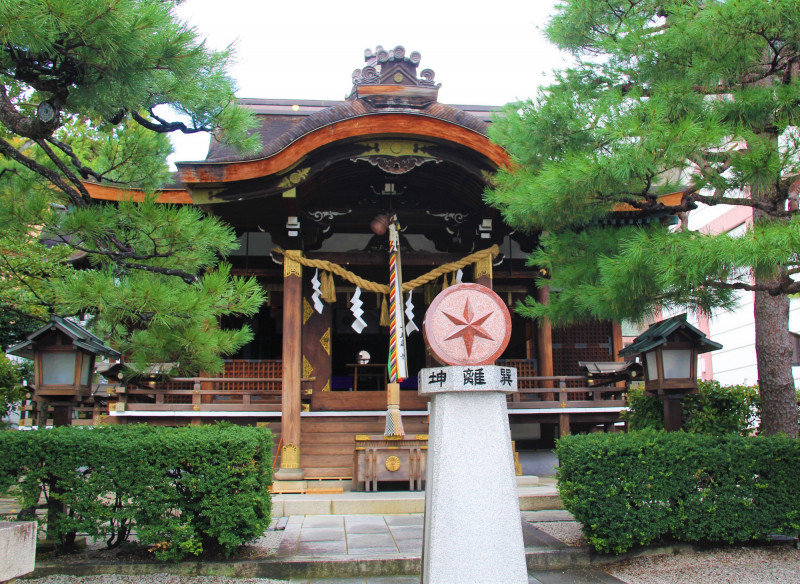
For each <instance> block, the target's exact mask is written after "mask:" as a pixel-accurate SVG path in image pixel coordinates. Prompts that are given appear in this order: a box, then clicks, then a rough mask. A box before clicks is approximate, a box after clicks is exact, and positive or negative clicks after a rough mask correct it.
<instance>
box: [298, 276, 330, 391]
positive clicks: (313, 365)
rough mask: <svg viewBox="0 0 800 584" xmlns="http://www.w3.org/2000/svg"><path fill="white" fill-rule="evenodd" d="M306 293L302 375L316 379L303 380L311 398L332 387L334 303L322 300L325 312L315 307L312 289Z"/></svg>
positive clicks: (304, 389)
mask: <svg viewBox="0 0 800 584" xmlns="http://www.w3.org/2000/svg"><path fill="white" fill-rule="evenodd" d="M308 292H309V293H308V294H306V295H305V296H304V297H303V340H302V345H303V357H302V360H303V366H302V375H303V378H306V377H313V378H314V381H307V382H303V384H302V386H303V397H304V398H305V399H306V400H308V399H311V398H312V396H313V394H318V393H321V392H327V391H330V390H331V368H332V367H331V333H332V327H333V311H334V310H335V307H334V306H333V305H330V304H327V303H325V304H323V308H322V313H321V314H320V313H318V312H317V311H316V310H314V307H313V299H312V297H311V294H310V292H311V290H309V291H308Z"/></svg>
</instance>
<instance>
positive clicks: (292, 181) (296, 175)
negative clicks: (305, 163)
mask: <svg viewBox="0 0 800 584" xmlns="http://www.w3.org/2000/svg"><path fill="white" fill-rule="evenodd" d="M310 170H311V167H306V168H298V169H297V170H295V171H294V172H293V173H291V174H290V175H289V176H286V177H284V178H283V180H282V181H281V182H279V183H278V187H279V188H282V189H288V188H291V187H294V186H297V185H298V184H300V183H301V182H303V181H304V180H305V179H306V177H308V173H309V171H310Z"/></svg>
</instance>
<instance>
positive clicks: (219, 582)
mask: <svg viewBox="0 0 800 584" xmlns="http://www.w3.org/2000/svg"><path fill="white" fill-rule="evenodd" d="M25 582H35V583H36V584H148V583H152V584H285V583H286V580H270V579H268V578H225V577H223V576H173V575H172V574H150V575H147V576H117V575H114V574H108V575H104V576H64V575H61V574H59V575H57V576H47V577H46V578H34V579H33V580H25Z"/></svg>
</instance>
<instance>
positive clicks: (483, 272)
mask: <svg viewBox="0 0 800 584" xmlns="http://www.w3.org/2000/svg"><path fill="white" fill-rule="evenodd" d="M483 277H487V278H489V279H491V278H492V258H491V256H486V257H484V258H481V259H479V260H478V261H477V262H475V279H476V280H477V279H478V278H483Z"/></svg>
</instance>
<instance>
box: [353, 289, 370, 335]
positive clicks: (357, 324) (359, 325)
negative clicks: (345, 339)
mask: <svg viewBox="0 0 800 584" xmlns="http://www.w3.org/2000/svg"><path fill="white" fill-rule="evenodd" d="M363 304H364V303H363V302H361V288H356V291H355V292H353V296H351V297H350V312H351V313H353V316H354V317H355V320H354V321H353V324H352V325H351V326H352V327H353V330H354V331H356V332H357V333H358V334H361V333H362V332H364V329H365V328H367V323H366V322H365V321H364V319H363V318H361V316H362V315H363V314H364V311H363V310H362V309H361V306H362V305H363Z"/></svg>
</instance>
